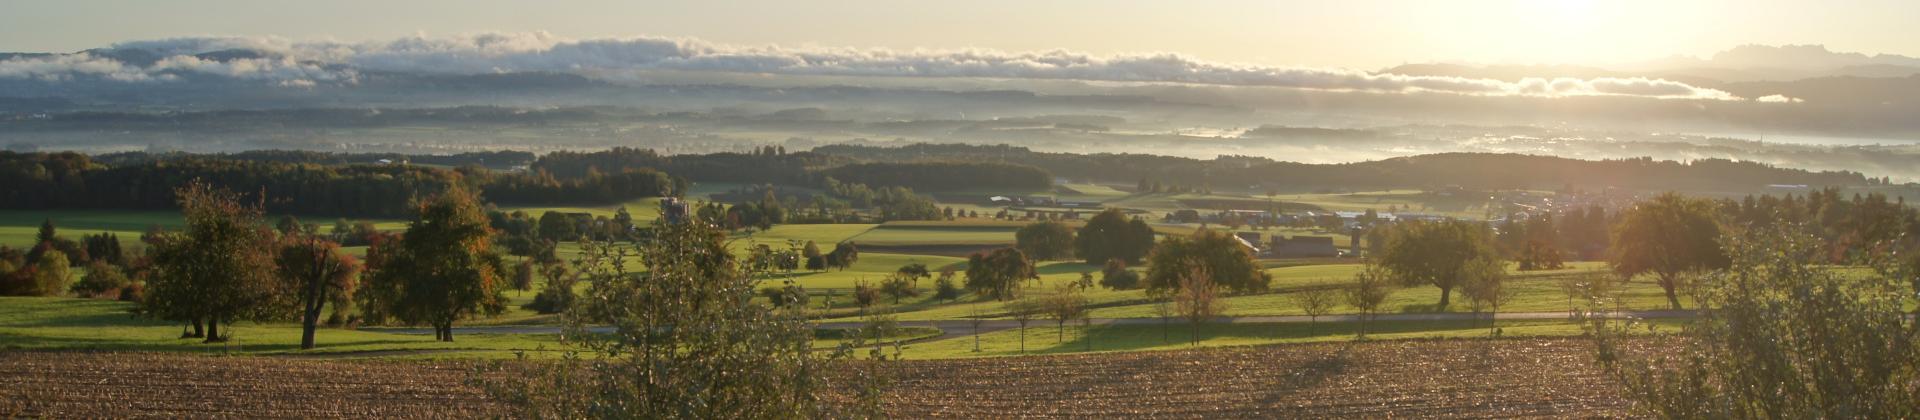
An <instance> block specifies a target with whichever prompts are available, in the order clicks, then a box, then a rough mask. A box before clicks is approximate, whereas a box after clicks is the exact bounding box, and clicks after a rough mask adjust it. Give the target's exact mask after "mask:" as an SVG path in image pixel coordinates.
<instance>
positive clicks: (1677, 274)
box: [1608, 193, 1728, 309]
mask: <svg viewBox="0 0 1920 420" xmlns="http://www.w3.org/2000/svg"><path fill="white" fill-rule="evenodd" d="M1620 217H1621V220H1620V222H1619V224H1616V225H1614V228H1613V240H1612V242H1613V247H1612V248H1611V250H1612V252H1611V255H1609V258H1608V263H1610V264H1611V265H1612V266H1613V270H1614V271H1615V272H1617V273H1620V275H1622V276H1626V277H1628V278H1632V277H1633V276H1636V275H1640V274H1642V273H1653V274H1654V275H1655V276H1657V280H1658V282H1659V284H1660V289H1662V290H1664V291H1666V293H1667V304H1668V305H1669V306H1671V307H1673V308H1674V309H1680V297H1679V294H1678V293H1677V291H1676V289H1678V288H1679V287H1680V282H1681V281H1682V280H1683V278H1682V275H1683V274H1686V273H1688V272H1697V271H1703V270H1711V269H1716V268H1724V267H1726V266H1727V264H1728V259H1727V254H1726V252H1725V251H1723V250H1721V248H1720V223H1719V222H1718V221H1716V220H1715V219H1714V209H1713V203H1712V202H1710V201H1706V200H1697V199H1690V198H1686V197H1682V196H1680V195H1679V194H1675V193H1666V194H1662V195H1660V196H1659V197H1655V198H1654V199H1653V200H1649V201H1645V202H1641V203H1639V204H1636V205H1634V206H1633V208H1631V209H1627V211H1626V212H1625V213H1624V214H1622V215H1621V216H1620Z"/></svg>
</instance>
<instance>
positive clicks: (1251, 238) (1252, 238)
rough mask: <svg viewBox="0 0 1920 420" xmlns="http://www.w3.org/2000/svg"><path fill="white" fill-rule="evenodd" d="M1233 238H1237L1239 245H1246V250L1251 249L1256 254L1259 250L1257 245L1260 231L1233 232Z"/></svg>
mask: <svg viewBox="0 0 1920 420" xmlns="http://www.w3.org/2000/svg"><path fill="white" fill-rule="evenodd" d="M1233 238H1234V239H1239V240H1240V245H1243V246H1246V247H1247V250H1248V251H1252V252H1253V253H1254V254H1256V255H1257V254H1259V253H1260V252H1261V249H1260V245H1259V244H1260V232H1234V233H1233Z"/></svg>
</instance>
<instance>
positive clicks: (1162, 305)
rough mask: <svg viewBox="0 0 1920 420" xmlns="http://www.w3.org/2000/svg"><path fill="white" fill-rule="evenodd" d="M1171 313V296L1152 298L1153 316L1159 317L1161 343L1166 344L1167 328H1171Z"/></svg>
mask: <svg viewBox="0 0 1920 420" xmlns="http://www.w3.org/2000/svg"><path fill="white" fill-rule="evenodd" d="M1173 314H1174V312H1173V298H1172V297H1170V296H1168V297H1155V298H1154V299H1153V316H1155V317H1159V318H1160V343H1161V344H1166V343H1167V342H1168V340H1169V339H1168V338H1167V333H1168V331H1169V330H1171V329H1172V326H1173Z"/></svg>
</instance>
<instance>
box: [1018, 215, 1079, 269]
mask: <svg viewBox="0 0 1920 420" xmlns="http://www.w3.org/2000/svg"><path fill="white" fill-rule="evenodd" d="M1013 238H1014V244H1015V245H1014V247H1015V248H1019V249H1020V252H1025V253H1027V256H1029V257H1032V258H1033V259H1035V260H1040V261H1048V260H1061V259H1067V258H1072V257H1073V248H1074V243H1073V230H1072V229H1068V228H1067V225H1065V224H1062V223H1060V222H1035V223H1032V224H1028V225H1026V226H1024V227H1021V228H1020V230H1018V231H1015V232H1014V233H1013Z"/></svg>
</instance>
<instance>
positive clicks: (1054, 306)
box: [1041, 284, 1087, 343]
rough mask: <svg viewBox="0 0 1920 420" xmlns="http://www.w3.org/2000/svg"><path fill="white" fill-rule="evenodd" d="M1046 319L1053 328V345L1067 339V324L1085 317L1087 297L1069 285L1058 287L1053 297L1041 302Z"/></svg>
mask: <svg viewBox="0 0 1920 420" xmlns="http://www.w3.org/2000/svg"><path fill="white" fill-rule="evenodd" d="M1041 304H1042V305H1044V307H1043V308H1042V309H1043V310H1044V311H1045V312H1046V316H1047V318H1052V319H1053V322H1054V326H1055V330H1054V339H1053V342H1054V343H1061V342H1063V341H1065V340H1066V337H1067V322H1068V321H1073V320H1075V319H1079V318H1081V317H1085V316H1087V297H1086V296H1084V295H1081V294H1080V289H1079V288H1076V287H1073V286H1070V285H1064V284H1063V285H1060V287H1059V289H1058V290H1055V291H1054V292H1053V295H1051V296H1047V297H1046V298H1045V299H1042V300H1041Z"/></svg>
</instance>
